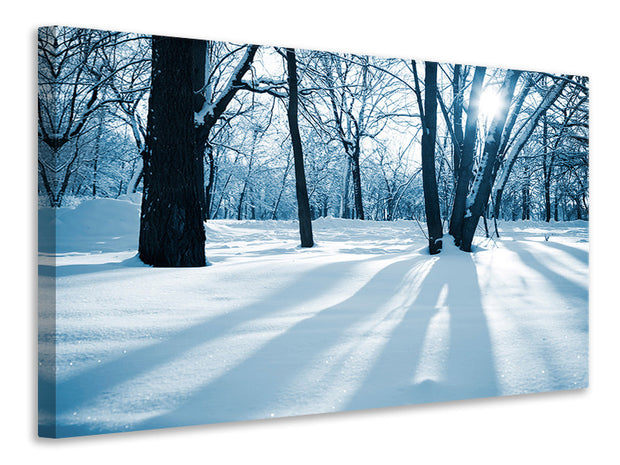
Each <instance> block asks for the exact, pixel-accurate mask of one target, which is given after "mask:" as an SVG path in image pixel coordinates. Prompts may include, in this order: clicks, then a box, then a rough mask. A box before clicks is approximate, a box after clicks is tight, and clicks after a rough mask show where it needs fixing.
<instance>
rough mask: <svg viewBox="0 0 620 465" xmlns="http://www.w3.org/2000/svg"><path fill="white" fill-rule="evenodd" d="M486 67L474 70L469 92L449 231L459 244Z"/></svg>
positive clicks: (478, 67) (472, 163)
mask: <svg viewBox="0 0 620 465" xmlns="http://www.w3.org/2000/svg"><path fill="white" fill-rule="evenodd" d="M485 74H486V68H485V67H484V66H477V67H476V70H475V71H474V79H473V81H472V85H471V92H470V94H469V104H468V107H467V122H466V123H465V136H464V139H463V150H462V152H461V160H460V164H459V169H458V179H457V183H456V192H455V195H454V203H453V205H452V214H451V216H450V228H449V232H450V234H451V235H452V237H454V243H455V244H456V245H457V246H459V245H460V244H461V237H462V236H463V221H464V218H465V204H466V202H467V191H468V189H469V183H470V181H471V177H472V171H473V165H474V150H475V148H476V128H477V126H478V110H479V103H480V94H481V93H482V83H483V82H484V75H485Z"/></svg>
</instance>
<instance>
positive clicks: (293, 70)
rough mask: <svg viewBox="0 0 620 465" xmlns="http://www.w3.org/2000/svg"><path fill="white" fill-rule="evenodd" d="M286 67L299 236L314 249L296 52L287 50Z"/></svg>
mask: <svg viewBox="0 0 620 465" xmlns="http://www.w3.org/2000/svg"><path fill="white" fill-rule="evenodd" d="M286 65H287V70H288V87H289V102H288V125H289V128H290V131H291V142H292V144H293V159H294V162H295V190H296V193H297V214H298V217H299V235H300V237H301V246H302V247H312V246H313V245H314V240H313V239H312V220H311V217H310V202H309V201H308V188H307V187H306V174H305V171H304V155H303V149H302V145H301V135H300V134H299V124H298V120H297V119H298V117H297V111H298V99H299V96H298V90H297V59H296V56H295V50H294V49H292V48H287V49H286Z"/></svg>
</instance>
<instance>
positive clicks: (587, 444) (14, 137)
mask: <svg viewBox="0 0 620 465" xmlns="http://www.w3.org/2000/svg"><path fill="white" fill-rule="evenodd" d="M140 3H145V4H144V5H142V4H140ZM613 4H614V2H603V1H589V2H583V1H572V0H565V1H543V0H518V1H514V2H501V1H482V0H469V1H467V0H462V1H453V0H450V1H441V2H440V1H428V2H425V3H424V4H417V2H413V1H411V0H409V1H403V2H398V1H396V0H375V1H373V2H367V1H362V0H358V1H348V0H347V1H340V2H338V1H336V0H331V1H327V0H314V1H312V2H304V3H299V4H298V3H297V2H294V0H288V1H286V0H263V1H258V0H256V1H254V2H253V1H250V0H233V1H225V0H221V1H219V2H218V3H217V4H213V3H212V2H211V1H209V0H205V1H203V2H194V3H193V4H189V2H186V1H181V0H173V1H169V2H158V1H155V0H153V1H151V2H137V1H131V0H124V1H116V0H114V1H104V2H86V1H83V0H82V1H64V2H63V1H57V2H48V3H47V4H45V5H29V4H27V3H26V2H25V1H22V2H17V1H11V2H9V3H6V4H5V5H4V6H3V27H2V29H1V33H2V42H1V43H2V47H1V50H2V51H1V53H0V60H1V63H2V66H1V68H0V69H1V70H2V71H1V72H0V78H1V79H2V85H1V86H0V92H1V96H2V98H1V99H0V117H1V118H2V124H0V128H1V130H2V138H1V139H0V140H1V144H0V153H1V155H2V165H1V166H2V168H1V169H0V176H1V180H0V188H1V189H2V191H1V197H0V199H1V204H0V205H1V207H2V208H1V210H0V218H2V222H1V227H0V231H1V234H2V238H1V240H0V244H1V245H2V249H1V253H0V257H2V259H3V260H2V277H3V278H2V281H1V282H2V292H1V295H2V301H3V303H2V306H1V309H2V314H1V315H2V319H1V320H0V321H1V322H2V324H1V325H0V328H2V329H1V334H2V336H1V337H0V343H1V344H2V347H1V350H0V354H1V356H2V364H1V365H0V367H1V368H0V369H1V373H2V382H1V383H0V386H1V388H0V389H1V393H0V405H1V406H2V411H1V416H0V428H1V431H0V441H1V443H2V447H0V451H1V452H0V457H2V458H1V459H0V460H2V461H3V462H4V463H45V464H56V463H63V464H67V463H89V464H100V463H101V464H103V463H106V464H107V463H117V464H124V463H133V462H139V463H149V462H152V463H178V464H184V463H199V462H211V463H252V464H254V463H287V464H298V463H302V464H303V463H312V464H314V463H330V464H331V463H346V464H349V463H354V464H357V463H362V464H371V463H372V464H375V463H378V464H392V463H412V462H414V461H415V462H416V463H421V464H426V463H433V464H435V463H493V464H495V463H498V464H499V463H501V464H505V463H525V464H532V463H553V464H555V463H612V462H613V463H619V462H617V460H618V459H619V456H620V452H619V451H618V447H617V444H616V442H617V441H618V431H619V428H618V414H619V413H620V412H619V408H618V406H619V402H618V395H619V389H618V387H619V385H620V383H619V382H618V381H619V377H618V360H617V358H618V355H620V348H619V344H618V339H619V338H618V336H617V332H618V328H619V326H620V324H619V323H620V322H619V317H618V313H619V311H620V308H619V307H620V306H619V304H618V298H617V290H618V278H617V264H618V263H619V257H618V251H617V250H618V247H619V246H618V242H619V241H618V226H619V224H618V219H617V215H618V188H619V185H618V184H619V181H618V172H619V169H620V166H619V161H618V160H619V158H620V151H619V150H618V147H619V144H618V136H619V134H620V131H619V127H618V125H619V123H620V119H619V117H618V109H619V108H620V105H619V104H620V99H619V97H618V91H619V89H618V78H619V72H620V69H619V65H618V61H619V60H620V57H619V53H618V50H619V46H620V34H619V33H618V28H619V27H620V26H618V22H617V21H618V16H617V13H616V12H615V11H614V10H615V8H614V7H613ZM51 24H63V25H71V26H87V27H96V28H101V29H113V30H122V31H135V32H144V33H157V34H165V35H177V36H188V37H196V38H204V39H217V40H231V41H235V42H253V43H258V44H267V45H286V46H294V47H299V48H312V49H323V50H337V51H347V52H356V53H364V54H374V55H383V56H394V57H404V58H417V59H420V60H423V59H432V60H436V61H443V62H461V63H465V64H484V65H489V66H501V67H512V68H521V69H533V70H538V71H549V72H554V73H561V72H567V73H575V74H585V75H589V76H590V78H591V205H592V207H591V219H592V222H591V241H592V242H591V292H592V293H591V307H590V308H591V317H590V322H591V332H590V336H591V356H590V360H591V371H590V373H591V377H590V383H591V387H590V388H589V389H587V390H584V391H578V392H560V393H549V394H537V395H530V396H520V397H518V398H497V399H490V400H476V401H466V402H457V403H444V404H436V405H425V406H414V407H402V408H392V409H379V410H374V411H365V412H352V413H341V414H333V415H328V416H314V417H303V418H292V419H283V420H271V421H258V422H243V423H235V424H226V425H211V426H202V427H191V428H177V429H172V430H162V431H155V432H139V433H130V434H116V435H108V436H100V437H91V438H80V439H70V440H60V441H52V440H41V439H37V438H36V412H35V405H36V396H35V386H36V379H35V364H36V343H35V331H36V317H35V314H36V313H35V312H36V254H35V250H36V234H35V225H36V216H35V209H34V205H35V191H36V144H35V141H36V100H35V96H36V78H35V76H36V61H35V57H36V40H35V39H36V27H37V26H41V25H51ZM7 459H8V460H7Z"/></svg>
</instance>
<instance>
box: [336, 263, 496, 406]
mask: <svg viewBox="0 0 620 465" xmlns="http://www.w3.org/2000/svg"><path fill="white" fill-rule="evenodd" d="M444 288H445V289H446V290H447V295H446V300H445V303H444V305H445V306H446V307H447V310H448V312H449V334H450V336H449V338H448V339H449V340H448V341H446V342H445V343H443V344H448V348H447V350H448V353H447V357H446V359H445V361H444V366H443V367H440V368H441V370H440V371H442V372H443V373H442V374H441V375H439V376H436V377H435V379H423V380H421V381H417V382H416V381H415V380H414V378H416V373H415V371H416V367H418V365H419V364H420V362H421V357H423V356H424V355H425V354H423V353H422V352H423V346H424V341H425V337H426V333H427V330H428V328H429V323H430V321H431V319H432V318H433V316H435V315H436V314H437V312H438V310H439V308H438V307H437V303H438V300H439V299H440V295H441V293H442V290H443V289H444ZM435 342H437V341H435ZM444 349H445V348H444ZM498 394H499V392H498V387H497V380H496V370H495V363H494V361H493V351H492V346H491V340H490V336H489V329H488V325H487V321H486V317H485V316H484V311H483V307H482V301H481V297H480V286H479V283H478V276H477V273H476V267H475V264H474V262H473V260H472V258H471V256H470V255H468V254H464V253H463V254H460V253H458V254H457V255H448V254H446V255H445V256H441V255H440V256H439V258H438V260H437V261H436V262H435V264H434V265H433V267H432V269H431V270H430V271H429V273H428V274H427V275H426V278H425V279H424V282H423V283H422V286H421V288H420V292H419V294H418V296H417V298H416V299H415V301H414V302H413V303H412V304H411V306H410V307H409V309H408V310H407V314H406V315H405V318H404V319H403V320H402V321H401V323H400V325H399V326H398V327H397V329H396V330H395V331H394V332H393V333H392V335H391V337H390V340H389V342H388V343H387V344H386V345H385V347H384V349H383V351H382V353H381V356H380V357H379V358H378V359H377V361H376V362H375V364H374V365H373V368H372V369H371V370H370V371H369V372H368V374H367V376H366V379H365V382H364V383H363V384H362V385H361V386H360V387H359V388H358V390H357V391H356V392H355V394H354V395H353V396H352V397H351V399H350V400H349V402H348V403H347V406H346V409H366V408H375V407H388V406H397V405H406V404H417V403H425V402H437V401H446V400H457V399H469V398H479V397H490V396H496V395H498Z"/></svg>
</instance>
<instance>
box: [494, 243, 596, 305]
mask: <svg viewBox="0 0 620 465" xmlns="http://www.w3.org/2000/svg"><path fill="white" fill-rule="evenodd" d="M502 244H503V245H504V246H505V247H506V248H507V249H509V250H511V251H513V252H515V253H516V254H517V255H518V256H519V259H520V260H521V261H522V262H523V264H524V265H526V266H527V267H529V268H531V269H532V270H534V271H537V272H538V273H539V274H540V275H541V276H543V277H544V278H545V279H546V280H547V282H548V283H549V284H551V286H553V287H554V288H555V289H556V291H557V292H558V294H560V295H561V296H562V297H566V298H574V299H577V300H581V301H584V302H586V303H587V301H588V288H587V286H583V285H581V284H579V283H576V282H574V281H571V280H570V279H567V278H566V277H564V276H562V275H561V274H559V273H556V272H555V271H553V270H552V269H550V268H549V267H547V266H546V265H545V264H544V263H543V262H542V261H541V260H539V259H538V258H536V256H535V255H534V254H533V253H531V252H529V251H528V250H526V249H525V247H523V244H519V243H518V241H516V242H510V241H505V242H503V243H502Z"/></svg>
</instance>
